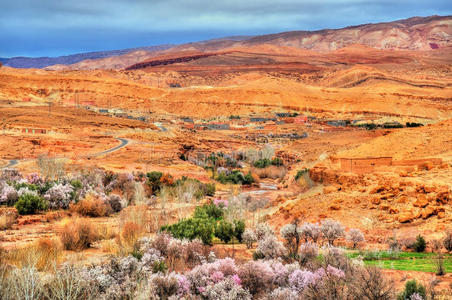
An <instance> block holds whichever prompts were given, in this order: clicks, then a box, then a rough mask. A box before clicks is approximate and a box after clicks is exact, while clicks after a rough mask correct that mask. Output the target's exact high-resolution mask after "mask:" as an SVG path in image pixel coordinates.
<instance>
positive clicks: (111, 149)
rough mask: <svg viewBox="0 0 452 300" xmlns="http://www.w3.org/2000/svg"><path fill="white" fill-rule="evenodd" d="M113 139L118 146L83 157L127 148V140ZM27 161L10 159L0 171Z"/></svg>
mask: <svg viewBox="0 0 452 300" xmlns="http://www.w3.org/2000/svg"><path fill="white" fill-rule="evenodd" d="M115 139H117V140H118V141H120V142H121V143H120V144H119V145H118V146H115V147H113V148H110V149H107V150H104V151H101V152H97V153H93V154H88V155H86V156H85V157H93V156H94V157H95V156H101V155H104V154H109V153H112V152H115V151H118V150H119V149H121V148H124V147H125V146H127V145H128V144H129V140H128V139H124V138H115ZM27 160H32V159H11V160H10V161H9V163H8V164H7V165H6V166H4V167H0V169H6V168H11V167H13V166H16V165H18V164H20V163H21V162H24V161H27Z"/></svg>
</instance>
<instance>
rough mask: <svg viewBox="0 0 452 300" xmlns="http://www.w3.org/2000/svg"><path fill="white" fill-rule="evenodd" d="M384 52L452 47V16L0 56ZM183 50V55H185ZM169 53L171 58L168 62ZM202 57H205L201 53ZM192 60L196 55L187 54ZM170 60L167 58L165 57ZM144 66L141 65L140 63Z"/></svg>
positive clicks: (113, 62) (99, 60) (31, 61)
mask: <svg viewBox="0 0 452 300" xmlns="http://www.w3.org/2000/svg"><path fill="white" fill-rule="evenodd" d="M354 44H360V45H363V46H367V47H371V48H375V49H382V50H388V49H389V50H422V51H428V50H436V49H444V48H447V49H448V48H452V16H430V17H413V18H409V19H404V20H397V21H393V22H384V23H376V24H363V25H356V26H349V27H345V28H340V29H323V30H317V31H290V32H282V33H276V34H267V35H259V36H231V37H225V38H218V39H211V40H206V41H200V42H193V43H187V44H181V45H161V46H151V47H141V48H132V49H124V50H114V51H100V52H90V53H82V54H74V55H68V56H60V57H40V58H28V57H14V58H10V59H0V61H2V62H3V64H4V65H6V66H11V67H15V68H46V67H47V69H52V70H62V69H75V70H80V69H124V68H128V67H130V66H140V63H142V62H146V64H151V65H153V64H155V63H156V62H151V61H154V60H155V58H156V57H159V56H162V55H163V56H165V57H164V58H163V60H162V58H158V60H159V61H158V62H157V63H159V64H167V63H170V62H173V61H177V59H176V60H175V59H174V57H175V56H182V57H185V56H187V55H188V56H190V57H191V55H193V53H195V56H196V55H198V54H199V53H200V52H216V51H225V50H226V51H227V49H231V48H237V47H239V48H243V47H256V46H262V45H270V46H276V47H291V48H297V49H305V50H311V51H315V52H317V53H320V52H329V51H335V50H338V49H341V48H344V47H347V46H349V45H354ZM184 52H185V53H184ZM168 55H170V60H168ZM199 55H201V56H200V57H203V55H202V54H199ZM185 59H190V60H191V59H192V58H185ZM167 60H168V61H167ZM141 66H143V65H141Z"/></svg>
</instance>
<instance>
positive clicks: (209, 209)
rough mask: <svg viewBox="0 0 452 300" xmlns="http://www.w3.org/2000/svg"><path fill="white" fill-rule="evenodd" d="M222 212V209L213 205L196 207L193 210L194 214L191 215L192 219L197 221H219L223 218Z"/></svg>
mask: <svg viewBox="0 0 452 300" xmlns="http://www.w3.org/2000/svg"><path fill="white" fill-rule="evenodd" d="M223 214H224V211H223V209H222V208H220V207H218V206H216V205H215V204H213V203H210V204H204V205H203V206H198V207H196V209H195V213H194V215H193V217H194V218H199V219H203V218H205V219H214V220H220V219H221V218H223Z"/></svg>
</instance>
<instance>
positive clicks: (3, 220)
mask: <svg viewBox="0 0 452 300" xmlns="http://www.w3.org/2000/svg"><path fill="white" fill-rule="evenodd" d="M17 217H18V214H17V211H16V210H7V211H4V212H2V214H1V215H0V230H5V229H11V227H12V226H13V225H14V223H16V221H17Z"/></svg>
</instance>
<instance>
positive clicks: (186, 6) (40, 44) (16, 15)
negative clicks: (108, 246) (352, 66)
mask: <svg viewBox="0 0 452 300" xmlns="http://www.w3.org/2000/svg"><path fill="white" fill-rule="evenodd" d="M0 5H1V8H0V39H1V41H2V42H1V43H0V56H15V55H31V56H37V55H63V54H69V53H74V52H80V51H93V50H108V49H120V48H129V47H136V46H145V45H155V44H164V43H184V42H189V41H196V40H203V39H209V38H214V37H221V36H225V35H251V34H265V33H273V32H280V31H287V30H316V29H323V28H339V27H343V26H348V25H354V24H362V23H373V22H382V21H392V20H395V19H401V18H407V17H411V16H428V15H433V14H439V15H450V14H451V12H452V5H451V4H450V1H449V0H448V1H445V0H430V1H412V0H410V1H407V0H401V1H394V0H392V1H389V0H378V1H367V0H323V1H320V0H317V1H314V0H306V1H301V0H298V1H297V0H279V1H276V0H273V1H270V0H259V1H257V0H248V1H246V0H230V1H218V0H217V1H215V0H208V1H206V0H127V1H126V0H124V1H123V0H53V1H52V0H0Z"/></svg>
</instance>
